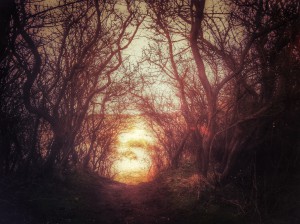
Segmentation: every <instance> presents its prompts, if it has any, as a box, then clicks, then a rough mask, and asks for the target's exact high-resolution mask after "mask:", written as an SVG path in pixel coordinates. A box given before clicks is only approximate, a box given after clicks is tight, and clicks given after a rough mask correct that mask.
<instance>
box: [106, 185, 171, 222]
mask: <svg viewBox="0 0 300 224" xmlns="http://www.w3.org/2000/svg"><path fill="white" fill-rule="evenodd" d="M101 193H102V195H103V196H104V198H103V199H104V202H105V205H106V210H109V211H111V213H112V215H113V216H114V217H115V220H114V221H113V222H112V223H125V224H138V223H145V224H155V223H169V221H170V218H169V217H168V216H167V215H165V212H164V211H165V210H166V208H167V204H166V201H165V196H164V195H165V194H166V193H167V191H166V189H163V188H158V187H157V184H155V183H153V182H150V183H143V184H139V185H125V184H120V183H110V184H107V185H105V186H104V188H103V190H102V192H101ZM109 213H110V212H108V214H107V215H109ZM109 221H111V220H109V219H108V220H107V222H109Z"/></svg>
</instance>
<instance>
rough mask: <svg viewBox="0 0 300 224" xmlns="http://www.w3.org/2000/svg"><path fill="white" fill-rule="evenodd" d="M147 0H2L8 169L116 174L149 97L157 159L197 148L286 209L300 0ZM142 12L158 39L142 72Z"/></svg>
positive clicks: (295, 115)
mask: <svg viewBox="0 0 300 224" xmlns="http://www.w3.org/2000/svg"><path fill="white" fill-rule="evenodd" d="M137 2H138V3H137ZM137 2H134V1H129V0H128V1H127V0H124V1H117V0H107V1H98V0H93V1H87V0H65V1H59V2H55V1H40V0H36V1H35V0H14V1H9V0H7V1H3V2H1V5H0V6H1V8H0V26H1V27H2V30H3V32H1V33H0V101H1V105H0V127H1V128H0V175H1V176H4V175H10V174H21V175H25V176H26V175H32V174H34V173H44V174H45V173H46V174H47V173H48V174H51V173H53V171H54V170H60V171H62V170H69V169H72V168H74V167H82V168H84V169H92V170H94V171H97V172H99V173H100V174H102V175H106V176H109V175H110V166H111V164H112V162H113V161H112V159H111V157H110V156H111V155H112V154H111V152H112V150H113V145H114V144H115V141H116V139H117V136H118V133H119V132H120V130H121V129H122V128H124V125H125V122H126V119H125V118H126V116H121V115H120V114H121V113H122V112H123V111H124V110H125V109H126V107H128V105H129V104H133V103H135V104H136V108H138V110H139V111H140V112H141V114H143V116H144V118H145V119H146V120H147V122H148V124H149V126H150V128H151V129H152V131H153V133H154V134H155V135H156V137H157V140H158V145H157V146H155V147H153V150H154V154H153V163H154V165H155V166H156V167H157V169H162V168H166V167H173V168H176V167H179V166H180V165H182V164H184V163H187V162H192V163H193V164H194V165H195V166H197V170H198V172H199V174H201V175H202V176H203V178H207V179H208V180H209V181H210V182H211V183H213V184H215V185H216V186H224V185H226V184H230V183H235V184H237V185H239V186H241V188H242V189H243V190H244V193H245V194H246V195H248V196H247V197H246V199H245V200H248V201H247V203H249V204H251V205H252V206H253V208H255V209H256V212H257V213H258V214H259V215H262V214H261V211H262V207H263V208H264V209H265V210H264V211H265V212H266V214H267V213H268V212H271V211H270V210H272V209H273V210H274V209H275V210H276V206H278V205H279V204H280V203H281V202H278V201H276V203H274V201H275V197H276V194H277V193H278V192H281V191H289V190H288V189H290V188H293V187H295V188H296V186H297V185H296V184H295V180H299V172H298V171H299V147H300V142H299V139H300V133H299V127H300V119H299V114H300V105H299V100H300V79H299V73H300V33H299V27H300V19H299V15H300V5H299V2H298V1H296V0H290V1H275V0H274V1H267V0H258V1H257V0H248V1H239V0H226V1H222V2H216V1H212V2H210V1H203V0H174V1H162V0H149V1H144V2H143V1H137ZM145 18H146V19H145ZM142 23H143V29H144V30H146V34H149V36H148V37H147V38H148V40H149V46H148V47H147V48H145V49H144V54H143V58H141V61H139V62H137V64H138V66H137V68H138V67H139V68H141V69H140V70H138V69H136V70H134V72H136V73H132V71H130V69H131V67H130V66H132V64H130V63H128V62H129V60H127V58H124V54H123V51H124V50H125V49H126V48H128V46H129V45H130V43H131V42H132V41H133V39H134V37H135V36H136V33H137V32H139V31H138V30H139V28H140V26H141V24H142ZM133 64H134V63H133ZM143 66H145V67H147V66H148V67H147V68H149V69H148V70H147V74H145V73H146V72H145V70H146V69H144V68H145V67H143ZM143 73H144V74H143ZM150 73H151V74H150ZM137 77H138V78H137ZM139 78H140V79H139ZM153 80H154V81H153ZM158 81H160V82H161V83H163V87H157V85H156V87H151V83H154V82H155V83H156V84H157V82H158ZM161 83H160V84H161ZM158 86H159V85H158ZM160 88H161V89H160ZM165 90H167V91H165ZM130 94H132V95H130ZM128 96H130V97H128ZM125 99H126V103H124V102H123V101H122V100H125ZM128 99H131V100H132V101H130V102H129V101H128ZM133 100H134V101H133ZM130 106H131V105H130ZM108 114H110V115H108ZM284 200H290V195H289V196H287V198H284ZM267 209H268V210H267Z"/></svg>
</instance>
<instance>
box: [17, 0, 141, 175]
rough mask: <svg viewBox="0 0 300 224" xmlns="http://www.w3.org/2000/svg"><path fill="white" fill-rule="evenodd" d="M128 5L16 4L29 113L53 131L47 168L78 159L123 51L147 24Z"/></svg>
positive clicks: (97, 3) (84, 3)
mask: <svg viewBox="0 0 300 224" xmlns="http://www.w3.org/2000/svg"><path fill="white" fill-rule="evenodd" d="M125 3H126V10H125V11H124V10H123V9H122V10H121V9H120V8H118V7H119V6H118V5H117V4H116V2H115V1H107V2H101V1H75V2H74V1H66V2H64V4H59V3H58V5H51V4H50V5H47V4H46V3H44V2H41V1H37V2H26V1H22V2H20V3H19V4H17V8H18V13H15V15H14V17H13V18H14V23H15V24H16V27H17V29H18V32H19V33H20V37H21V38H18V40H17V43H16V46H18V48H17V49H16V50H15V52H14V57H15V60H16V61H17V63H18V66H19V67H20V68H21V70H22V71H23V72H24V75H25V76H26V81H25V83H24V85H23V99H24V104H25V107H26V109H27V110H28V111H29V112H30V113H32V114H34V115H36V116H38V117H41V118H42V119H43V120H45V121H46V122H48V123H49V124H50V128H51V132H52V133H53V140H52V143H51V147H50V148H49V153H48V154H47V155H48V156H47V158H46V163H45V167H47V169H50V170H51V169H52V167H53V165H54V163H55V162H58V163H59V164H61V165H63V166H64V164H67V162H68V159H69V158H70V156H71V155H73V156H74V141H75V139H76V136H77V134H78V130H79V129H80V127H81V125H82V124H83V121H84V119H85V117H86V115H87V112H88V109H89V106H90V103H91V101H92V100H94V99H96V97H98V96H99V95H101V94H102V93H104V92H105V90H106V89H107V88H108V87H109V86H110V85H111V83H112V82H114V79H115V77H113V74H115V71H116V70H117V69H118V68H119V67H120V66H121V64H122V62H123V57H122V51H123V50H124V49H126V48H127V47H128V45H129V44H130V42H131V41H132V39H133V38H134V36H135V34H136V31H137V29H138V27H139V25H140V24H141V22H142V19H141V20H140V19H138V18H137V17H136V16H135V11H133V10H132V8H130V6H129V2H125ZM116 91H117V90H116Z"/></svg>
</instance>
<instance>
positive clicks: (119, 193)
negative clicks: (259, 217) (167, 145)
mask: <svg viewBox="0 0 300 224" xmlns="http://www.w3.org/2000/svg"><path fill="white" fill-rule="evenodd" d="M176 172H177V173H174V172H173V173H172V172H169V173H165V174H163V175H160V176H159V177H158V178H156V179H155V180H153V181H151V182H147V183H140V184H138V185H126V184H123V183H119V182H116V181H112V180H110V179H107V178H103V177H99V176H97V175H95V174H91V173H82V172H75V173H73V174H70V175H64V176H63V177H59V176H58V177H55V178H51V179H50V178H47V179H44V178H42V179H31V180H28V179H27V180H22V181H21V180H20V179H19V180H18V181H16V180H15V179H14V181H13V180H12V179H9V178H8V179H2V180H1V181H0V224H2V223H3V224H8V223H9V224H35V223H39V224H65V223H72V224H90V223H97V224H164V223H168V224H175V223H178V224H180V223H191V224H193V223H195V224H196V223H201V224H208V223H209V224H214V223H215V224H225V223H230V224H232V223H233V224H234V223H255V222H251V219H249V217H247V215H246V213H245V211H244V210H243V205H241V204H240V203H239V202H238V201H235V200H234V198H233V197H232V196H230V195H229V194H228V193H226V192H223V193H225V195H228V196H230V199H228V200H227V199H226V198H225V197H223V196H222V197H219V198H218V194H217V192H216V190H214V189H213V188H211V187H210V186H209V184H207V183H205V182H204V181H202V180H201V178H200V177H199V176H197V175H196V174H193V173H186V172H182V171H179V172H178V171H176ZM231 192H232V191H231ZM223 193H222V194H223Z"/></svg>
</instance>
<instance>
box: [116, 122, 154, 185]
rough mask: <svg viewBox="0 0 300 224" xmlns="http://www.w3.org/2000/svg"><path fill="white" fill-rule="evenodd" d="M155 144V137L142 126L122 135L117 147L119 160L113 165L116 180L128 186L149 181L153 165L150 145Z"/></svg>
mask: <svg viewBox="0 0 300 224" xmlns="http://www.w3.org/2000/svg"><path fill="white" fill-rule="evenodd" d="M153 143H154V139H153V137H151V135H150V134H149V132H147V131H146V129H144V128H143V127H142V126H141V125H139V126H137V127H135V128H134V129H132V130H129V131H128V132H126V133H123V134H121V135H120V136H119V144H118V146H117V157H118V160H117V161H116V162H115V163H114V165H113V170H114V172H115V173H116V176H115V178H114V179H115V180H117V181H120V182H123V183H127V184H137V183H140V182H145V181H149V171H150V168H151V163H152V161H151V154H150V153H151V152H150V150H149V145H150V144H153Z"/></svg>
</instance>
